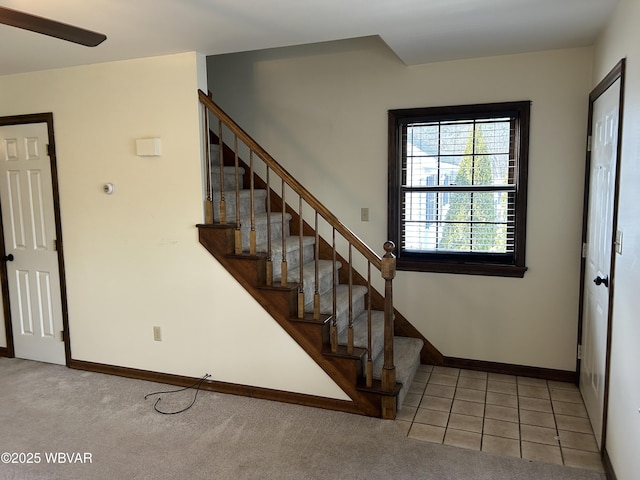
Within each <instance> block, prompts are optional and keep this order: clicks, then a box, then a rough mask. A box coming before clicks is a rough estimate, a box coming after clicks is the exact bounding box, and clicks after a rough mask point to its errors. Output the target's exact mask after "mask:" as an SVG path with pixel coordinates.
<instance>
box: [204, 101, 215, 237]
mask: <svg viewBox="0 0 640 480" xmlns="http://www.w3.org/2000/svg"><path fill="white" fill-rule="evenodd" d="M202 111H203V113H204V119H203V120H204V121H203V123H204V147H205V154H204V156H205V162H207V163H206V166H205V175H206V179H207V180H206V187H205V188H206V190H207V191H206V199H205V201H204V223H206V224H211V223H213V185H212V182H211V136H210V135H209V110H207V107H205V106H204V105H203V106H202Z"/></svg>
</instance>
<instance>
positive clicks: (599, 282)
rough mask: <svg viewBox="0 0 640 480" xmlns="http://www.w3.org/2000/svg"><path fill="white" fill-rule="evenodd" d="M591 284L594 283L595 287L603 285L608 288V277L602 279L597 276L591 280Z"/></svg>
mask: <svg viewBox="0 0 640 480" xmlns="http://www.w3.org/2000/svg"><path fill="white" fill-rule="evenodd" d="M593 283H595V284H596V285H604V286H605V287H607V288H608V287H609V277H604V278H602V277H601V276H600V275H598V276H597V277H596V278H594V279H593Z"/></svg>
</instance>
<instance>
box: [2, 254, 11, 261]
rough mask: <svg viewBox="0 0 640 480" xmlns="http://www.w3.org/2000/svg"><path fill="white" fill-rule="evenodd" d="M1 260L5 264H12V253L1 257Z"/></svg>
mask: <svg viewBox="0 0 640 480" xmlns="http://www.w3.org/2000/svg"><path fill="white" fill-rule="evenodd" d="M2 259H3V260H4V261H5V262H13V253H10V254H9V255H5V256H4V257H2Z"/></svg>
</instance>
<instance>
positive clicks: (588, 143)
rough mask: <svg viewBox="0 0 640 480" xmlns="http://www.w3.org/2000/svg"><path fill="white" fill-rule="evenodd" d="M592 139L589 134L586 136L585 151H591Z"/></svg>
mask: <svg viewBox="0 0 640 480" xmlns="http://www.w3.org/2000/svg"><path fill="white" fill-rule="evenodd" d="M592 141H593V137H592V136H591V135H589V136H588V137H587V152H590V151H591V142H592Z"/></svg>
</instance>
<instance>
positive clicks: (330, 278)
mask: <svg viewBox="0 0 640 480" xmlns="http://www.w3.org/2000/svg"><path fill="white" fill-rule="evenodd" d="M218 157H219V149H218V146H217V145H212V146H211V155H210V161H211V172H212V185H213V186H214V195H213V207H214V222H219V221H220V198H221V195H220V188H219V185H220V167H219V160H218ZM245 173H246V172H245V171H244V169H242V168H239V169H238V185H239V186H240V190H239V196H238V197H239V205H240V224H241V237H242V245H243V251H247V252H248V250H249V236H250V229H251V219H250V215H251V196H250V192H249V190H245V189H242V185H243V176H244V174H245ZM223 177H224V189H225V204H226V221H227V223H228V224H235V223H236V218H235V217H236V194H235V185H236V172H235V167H228V166H227V167H224V168H223ZM266 196H267V192H266V190H258V189H255V190H254V204H253V211H254V218H255V231H256V239H257V240H256V243H257V245H256V251H257V252H258V253H267V245H268V243H267V218H268V216H267V212H266ZM290 220H291V215H290V214H288V213H287V214H285V223H284V231H283V224H282V213H281V212H271V215H270V223H271V226H270V231H271V260H272V262H273V274H274V279H273V282H274V284H276V283H279V282H280V279H281V262H282V238H283V236H284V237H285V245H286V260H287V281H288V282H289V283H295V284H298V283H299V279H300V253H299V251H300V240H299V237H298V236H295V237H292V236H290V234H289V221H290ZM317 265H318V292H319V294H320V313H322V314H327V315H332V314H333V288H332V286H333V282H334V278H335V279H337V278H338V272H337V270H339V269H340V268H342V264H341V263H340V262H337V263H336V272H334V271H333V262H332V261H331V260H320V261H318V262H317ZM315 269H316V262H315V238H314V237H303V268H302V272H303V288H304V298H305V312H311V313H312V312H313V297H314V293H315V291H316V286H315ZM348 290H349V288H348V285H341V284H339V285H337V287H336V306H337V308H336V310H337V315H336V318H337V329H338V343H339V344H341V345H346V344H347V330H348V322H349V291H348ZM366 294H367V288H366V287H364V286H361V285H353V287H352V295H351V308H352V315H353V330H354V346H355V347H360V348H367V318H368V314H367V311H366V302H365V298H366ZM371 324H372V325H371V330H372V359H373V377H374V378H375V379H380V377H381V372H382V366H383V360H384V359H383V346H384V342H383V330H384V312H382V311H377V310H375V311H372V312H371ZM422 346H423V342H422V340H420V339H416V338H409V337H394V364H395V367H396V382H398V383H401V384H402V389H401V390H400V393H399V394H398V401H397V405H398V409H400V407H401V406H402V403H403V399H404V397H405V396H406V394H407V392H408V390H409V387H410V385H411V382H412V380H413V377H414V375H415V372H416V370H417V368H418V366H419V365H420V351H421V349H422ZM365 368H366V364H365V362H363V372H362V375H363V377H364V375H365V371H364V370H365Z"/></svg>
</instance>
